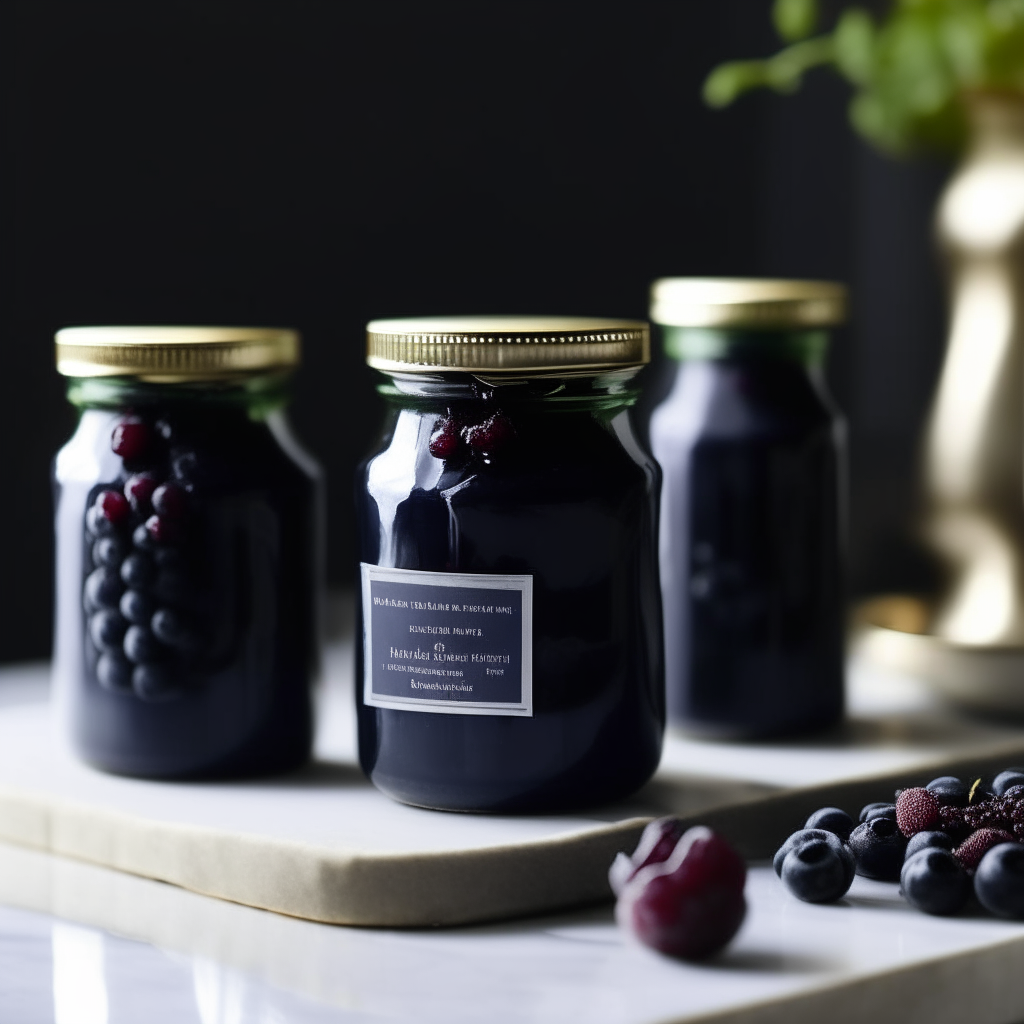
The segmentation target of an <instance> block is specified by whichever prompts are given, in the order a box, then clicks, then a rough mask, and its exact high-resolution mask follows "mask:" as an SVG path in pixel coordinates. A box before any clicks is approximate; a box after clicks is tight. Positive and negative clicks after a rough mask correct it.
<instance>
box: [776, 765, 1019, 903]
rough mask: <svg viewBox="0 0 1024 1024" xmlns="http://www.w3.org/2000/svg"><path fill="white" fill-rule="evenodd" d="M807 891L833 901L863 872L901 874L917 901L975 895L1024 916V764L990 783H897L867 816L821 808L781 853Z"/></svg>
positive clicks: (787, 872)
mask: <svg viewBox="0 0 1024 1024" xmlns="http://www.w3.org/2000/svg"><path fill="white" fill-rule="evenodd" d="M773 863H774V868H775V873H776V874H777V875H778V876H779V877H780V878H781V879H782V881H783V883H784V884H785V886H786V888H787V889H789V891H790V892H791V893H792V894H793V895H794V896H796V897H797V898H798V899H801V900H805V901H807V902H809V903H829V902H834V901H835V900H838V899H840V898H841V897H842V896H844V895H845V894H846V892H847V890H848V889H849V888H850V885H851V884H852V882H853V877H854V875H855V874H858V875H862V876H864V877H866V878H873V879H877V880H879V881H887V882H888V881H891V882H895V881H898V882H899V883H900V892H901V893H902V895H903V896H904V898H905V899H906V900H907V902H908V903H910V905H911V906H913V907H915V908H916V909H918V910H921V911H924V912H925V913H926V914H955V913H957V912H958V911H960V910H962V909H963V908H964V906H966V904H967V903H968V901H969V900H970V899H971V897H972V896H973V897H975V898H976V899H977V901H978V902H979V903H980V904H981V905H982V906H983V907H984V908H985V909H986V910H988V911H990V912H991V913H993V914H996V915H997V916H999V917H1007V918H1024V768H1008V769H1007V770H1006V771H1003V772H1001V773H1000V774H999V775H997V776H996V777H995V778H994V779H993V780H992V783H991V785H989V786H986V785H984V784H983V783H982V781H981V780H980V779H978V780H976V781H975V782H974V783H973V785H968V784H967V783H965V782H962V781H961V780H960V779H957V778H954V777H953V776H949V775H944V776H942V777H941V778H937V779H933V780H932V781H931V782H929V783H928V785H927V786H923V787H913V788H910V789H903V790H897V792H896V799H895V801H894V802H893V803H884V802H883V803H871V804H868V805H867V806H866V807H864V808H863V809H862V810H861V812H860V820H859V822H858V823H854V821H853V820H852V818H851V817H850V816H849V815H848V814H847V813H846V812H845V811H842V810H840V809H839V808H837V807H825V808H822V809H821V810H818V811H815V812H814V814H812V815H811V816H810V817H809V818H808V819H807V821H806V823H805V825H804V827H803V829H801V830H800V831H798V832H794V833H793V835H791V836H790V837H789V838H788V839H787V840H786V842H785V843H783V845H782V846H781V848H780V849H779V851H778V852H777V853H776V854H775V859H774V862H773Z"/></svg>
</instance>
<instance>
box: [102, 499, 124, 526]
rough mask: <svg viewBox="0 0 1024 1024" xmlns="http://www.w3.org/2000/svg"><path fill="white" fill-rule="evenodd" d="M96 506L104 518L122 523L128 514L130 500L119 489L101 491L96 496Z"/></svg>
mask: <svg viewBox="0 0 1024 1024" xmlns="http://www.w3.org/2000/svg"><path fill="white" fill-rule="evenodd" d="M96 508H97V509H98V510H99V514H100V515H101V516H103V518H104V519H106V520H108V521H109V522H111V523H115V524H116V523H121V522H124V519H125V517H126V516H127V515H128V500H127V499H126V498H125V496H124V495H123V494H121V493H120V492H119V491H101V492H100V493H99V495H97V497H96Z"/></svg>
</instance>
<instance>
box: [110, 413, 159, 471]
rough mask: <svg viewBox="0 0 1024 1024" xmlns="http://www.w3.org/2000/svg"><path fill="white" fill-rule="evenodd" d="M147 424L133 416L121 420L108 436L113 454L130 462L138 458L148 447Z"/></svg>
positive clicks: (148, 433) (148, 434) (148, 432)
mask: <svg viewBox="0 0 1024 1024" xmlns="http://www.w3.org/2000/svg"><path fill="white" fill-rule="evenodd" d="M149 441H150V431H149V426H148V425H147V424H146V423H144V422H143V421H142V420H140V419H138V418H137V417H135V416H130V417H128V418H127V419H123V420H121V422H120V423H118V425H117V426H116V427H114V432H113V434H111V437H110V447H111V448H113V450H114V454H115V455H120V456H121V458H122V459H126V460H127V461H129V462H132V461H134V460H136V459H140V458H141V457H142V456H143V455H145V453H146V449H147V448H148V447H149Z"/></svg>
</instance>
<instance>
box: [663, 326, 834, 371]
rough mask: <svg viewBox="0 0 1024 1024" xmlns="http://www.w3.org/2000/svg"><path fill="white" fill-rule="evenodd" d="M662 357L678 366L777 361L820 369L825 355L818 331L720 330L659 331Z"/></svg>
mask: <svg viewBox="0 0 1024 1024" xmlns="http://www.w3.org/2000/svg"><path fill="white" fill-rule="evenodd" d="M662 331H663V336H664V343H665V354H666V355H668V356H669V357H670V358H672V359H676V360H679V361H680V362H689V361H692V360H701V361H706V360H717V359H737V360H755V359H773V360H775V359H779V360H786V361H789V362H796V363H800V364H802V365H803V366H806V367H808V368H813V369H820V368H821V366H822V365H823V364H824V361H825V353H826V352H827V351H828V340H829V339H828V332H827V331H822V330H796V331H794V330H782V331H769V330H756V331H755V330H742V329H736V328H722V327H663V328H662Z"/></svg>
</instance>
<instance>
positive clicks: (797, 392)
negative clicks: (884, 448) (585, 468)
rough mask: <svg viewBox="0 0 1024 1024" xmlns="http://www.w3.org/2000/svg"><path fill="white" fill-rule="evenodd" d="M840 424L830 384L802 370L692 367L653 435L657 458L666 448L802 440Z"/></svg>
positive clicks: (658, 413) (657, 413) (658, 416)
mask: <svg viewBox="0 0 1024 1024" xmlns="http://www.w3.org/2000/svg"><path fill="white" fill-rule="evenodd" d="M839 420H840V416H839V413H838V410H837V408H836V406H835V403H834V402H833V400H832V398H831V396H830V395H829V393H828V391H827V389H826V387H825V386H824V382H823V381H822V380H821V379H820V377H819V376H818V375H817V374H815V373H814V372H813V371H809V370H808V369H807V368H805V367H803V366H801V365H799V364H781V365H780V364H779V363H775V364H768V363H766V364H760V365H759V364H735V363H728V362H724V361H723V362H711V361H709V362H687V363H683V364H681V365H680V367H679V371H678V374H677V377H676V381H675V383H674V386H673V388H672V390H671V391H670V392H669V394H668V396H667V397H666V398H665V399H664V400H663V401H662V402H661V403H660V404H659V405H658V407H657V408H656V409H655V410H654V412H653V414H652V416H651V426H650V435H651V444H652V447H653V449H654V454H655V456H656V457H657V456H659V449H660V448H663V447H664V446H666V445H672V444H677V443H693V442H695V441H697V440H698V439H701V438H712V437H714V438H720V439H723V440H724V439H728V438H734V439H754V438H758V437H761V438H766V439H767V438H772V437H787V436H797V435H803V434H809V433H814V432H817V431H819V430H822V429H833V428H834V426H835V424H836V423H838V422H839Z"/></svg>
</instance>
